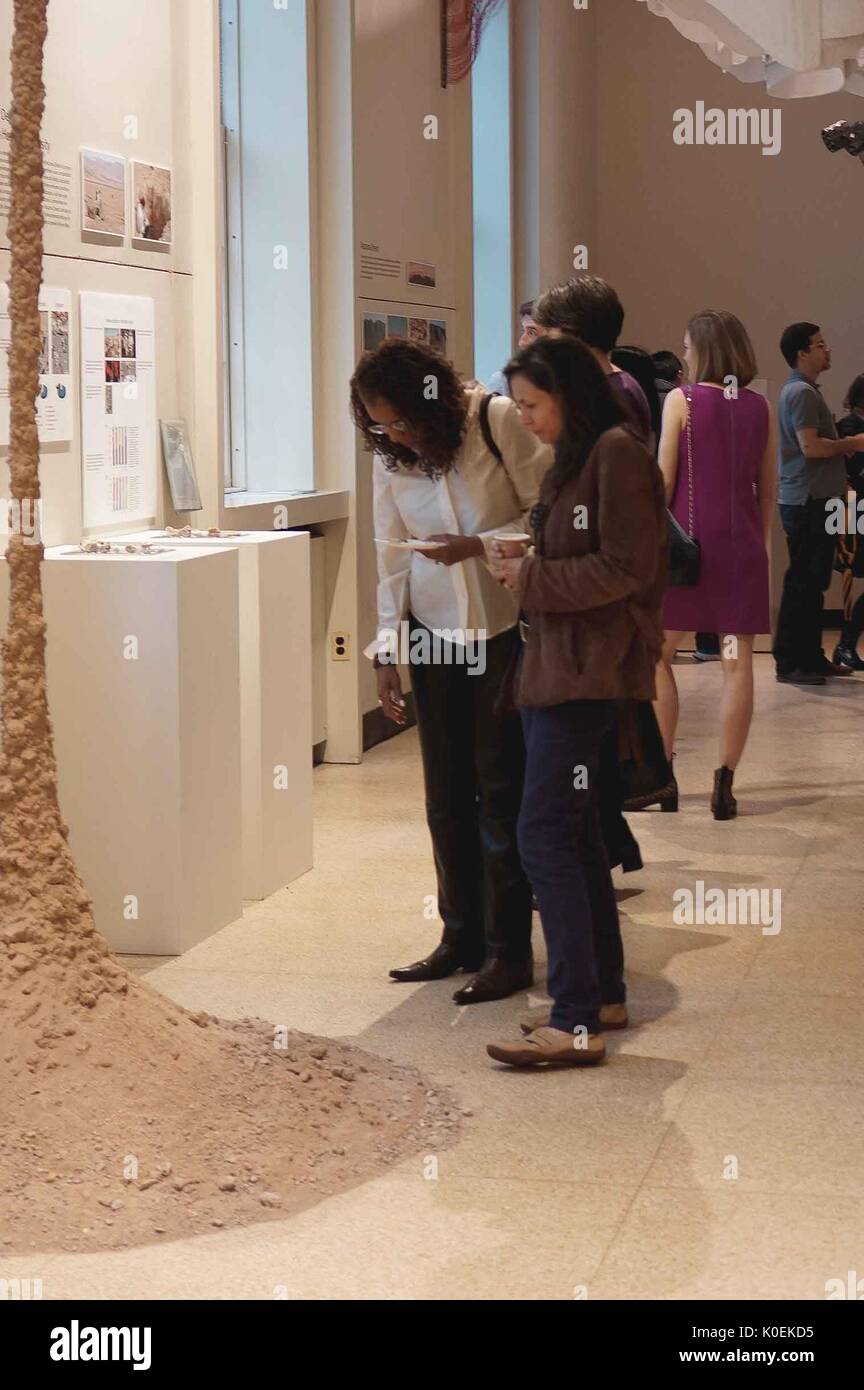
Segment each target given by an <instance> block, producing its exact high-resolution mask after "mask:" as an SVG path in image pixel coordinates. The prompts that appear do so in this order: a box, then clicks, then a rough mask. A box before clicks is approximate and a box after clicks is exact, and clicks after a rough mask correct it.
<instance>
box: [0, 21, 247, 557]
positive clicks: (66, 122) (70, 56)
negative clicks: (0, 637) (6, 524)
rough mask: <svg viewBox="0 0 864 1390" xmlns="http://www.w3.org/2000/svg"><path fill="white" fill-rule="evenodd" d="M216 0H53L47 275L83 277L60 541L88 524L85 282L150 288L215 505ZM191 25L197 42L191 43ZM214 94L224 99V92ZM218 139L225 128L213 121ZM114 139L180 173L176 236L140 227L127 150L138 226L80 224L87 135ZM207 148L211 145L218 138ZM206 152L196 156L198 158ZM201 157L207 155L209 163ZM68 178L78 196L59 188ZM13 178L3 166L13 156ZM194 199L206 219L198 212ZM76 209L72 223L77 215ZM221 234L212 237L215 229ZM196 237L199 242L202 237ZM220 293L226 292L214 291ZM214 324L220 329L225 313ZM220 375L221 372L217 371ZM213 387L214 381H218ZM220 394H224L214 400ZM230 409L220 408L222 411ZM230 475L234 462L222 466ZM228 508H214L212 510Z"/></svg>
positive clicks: (124, 150) (1, 453) (160, 342)
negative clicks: (208, 118) (204, 315)
mask: <svg viewBox="0 0 864 1390" xmlns="http://www.w3.org/2000/svg"><path fill="white" fill-rule="evenodd" d="M212 25H213V5H212V3H211V0H123V3H122V5H120V6H119V7H113V8H111V7H109V8H108V9H106V6H105V5H104V4H103V3H101V0H51V4H50V5H49V10H48V39H47V43H46V49H45V88H46V104H45V117H44V122H43V141H44V143H45V149H44V157H45V168H46V188H49V187H50V188H51V190H52V198H51V210H50V211H48V213H47V219H48V220H47V223H46V226H45V233H44V245H45V259H44V269H43V283H45V284H46V285H51V286H60V287H64V288H66V289H69V290H71V291H72V320H71V324H70V334H69V338H70V358H71V360H70V368H71V374H72V388H73V397H74V399H73V412H72V413H73V421H74V426H73V428H74V434H73V438H72V440H71V442H69V443H68V444H67V443H54V444H49V445H46V446H45V447H44V449H43V453H42V460H41V478H42V494H43V535H44V539H45V543H46V544H47V545H56V544H60V543H65V542H70V541H77V540H78V539H79V538H80V535H81V439H80V385H79V309H78V292H79V291H81V290H96V291H101V292H105V293H109V294H124V295H143V296H147V297H149V298H151V299H152V300H153V302H154V310H155V334H156V415H157V417H172V416H185V418H186V419H187V421H188V423H189V426H190V430H191V432H192V442H193V450H194V452H195V455H196V465H197V468H198V472H199V477H200V478H201V482H202V490H203V491H204V492H205V493H206V495H207V503H208V506H212V503H213V502H214V501H215V500H216V499H215V497H214V494H213V488H212V486H211V479H210V477H209V475H208V468H212V464H213V463H215V462H216V460H215V459H213V458H212V450H213V444H212V438H211V439H207V437H206V435H205V437H203V438H199V437H198V435H197V434H196V424H197V423H198V422H197V419H196V416H197V415H201V416H202V418H203V420H204V421H205V427H206V429H207V430H208V431H210V430H212V424H211V412H210V411H207V410H204V411H203V412H202V410H201V408H200V405H199V406H198V408H197V409H196V377H195V372H196V365H197V366H198V369H199V378H198V382H197V390H198V391H199V392H201V391H202V390H204V391H205V393H206V394H207V395H209V397H210V399H211V400H212V399H213V389H214V386H215V382H208V380H207V374H208V371H209V372H210V373H212V370H213V364H212V363H210V364H208V363H207V361H206V359H205V360H203V361H200V360H199V361H197V362H196V335H197V334H200V331H201V324H200V323H199V324H198V325H197V327H196V324H195V322H194V321H193V313H194V312H195V301H194V294H195V291H194V287H193V266H194V263H195V256H196V251H197V250H198V249H199V248H200V246H201V243H202V225H201V224H203V230H204V232H205V234H206V232H207V230H208V225H209V222H210V219H209V218H208V211H207V206H206V204H205V205H204V206H203V207H202V205H201V200H200V198H198V199H196V197H195V191H194V190H195V185H196V183H197V184H200V182H201V179H202V176H203V177H206V175H207V169H206V163H207V161H206V158H204V159H202V158H201V151H200V147H199V146H198V144H197V143H196V142H197V140H198V138H199V137H200V112H199V119H198V121H197V122H196V120H195V118H194V114H193V106H194V102H195V100H196V99H197V98H198V97H202V96H203V100H204V104H205V106H206V105H207V104H208V95H207V92H206V86H205V87H204V88H202V84H201V82H200V72H201V67H202V55H206V53H207V51H208V45H209V46H210V49H211V51H212ZM11 29H12V7H11V5H3V6H2V7H0V53H3V54H4V55H7V54H8V52H9V46H10V42H11ZM190 31H191V34H192V35H194V40H195V47H194V48H193V47H192V46H191V45H190V42H189V40H190ZM209 101H210V102H212V93H211V94H210V97H209ZM10 105H11V94H10V76H9V69H8V62H7V61H5V56H4V62H3V64H2V67H0V106H2V108H3V112H4V115H8V112H9V108H10ZM8 135H9V124H8V119H2V120H0V162H2V159H3V156H6V155H8V149H9V141H8ZM213 139H214V141H215V139H216V134H215V132H214V133H213ZM82 147H84V148H87V149H91V150H98V151H104V152H106V153H108V154H113V155H116V156H122V157H123V158H125V159H126V160H127V162H128V161H131V160H133V159H134V160H139V161H141V162H145V163H150V164H156V165H160V166H167V167H168V168H170V169H171V173H172V205H173V206H172V242H171V245H170V247H161V246H157V245H154V246H153V247H152V248H147V247H146V245H145V243H143V242H137V243H136V244H135V245H133V244H132V240H131V231H132V228H131V225H130V215H131V199H130V196H129V189H130V186H131V167H130V166H129V164H128V163H127V228H126V236H125V239H124V241H123V242H122V243H114V244H111V243H109V242H107V241H106V239H105V238H104V237H100V236H99V235H98V234H86V235H85V236H84V237H82V234H81V176H80V150H81V148H82ZM205 153H206V151H205ZM196 160H197V164H196ZM202 165H203V166H204V167H203V168H202ZM67 183H68V188H69V197H68V209H67V211H66V212H64V211H63V209H62V201H63V200H62V197H60V196H58V193H57V192H56V190H59V189H60V188H62V186H63V185H64V184H67ZM0 188H2V169H0ZM193 208H194V209H195V218H196V223H197V224H199V225H196V224H193ZM64 223H65V225H64ZM210 239H211V240H212V237H211V238H210ZM196 243H197V244H196ZM8 271H9V256H8V233H7V221H6V217H5V216H3V215H2V214H0V278H3V279H5V278H6V277H7V276H8ZM214 302H215V301H214ZM207 327H209V330H210V331H209V337H210V338H211V339H212V337H213V325H212V323H211V324H209V325H207ZM216 380H217V381H218V374H217V377H216ZM205 399H206V395H205ZM214 405H215V401H214ZM212 413H213V414H217V415H218V411H213V412H212ZM155 449H156V458H155V464H156V467H157V470H158V472H157V476H158V496H159V506H158V508H157V512H156V514H155V516H154V518H153V519H154V521H157V520H162V519H168V520H173V519H174V517H173V513H172V512H171V510H170V498H168V499H167V500H166V491H167V490H166V487H165V483H164V481H163V470H162V463H161V455H160V453H159V452H158V438H157V440H156V441H155ZM6 452H7V451H6V449H5V448H2V449H0V495H3V496H5V495H7V487H8V470H7V466H6ZM220 476H221V469H220ZM213 519H214V520H215V516H214V518H213Z"/></svg>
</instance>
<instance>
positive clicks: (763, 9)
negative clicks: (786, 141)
mask: <svg viewBox="0 0 864 1390" xmlns="http://www.w3.org/2000/svg"><path fill="white" fill-rule="evenodd" d="M640 3H642V4H647V6H648V8H649V10H650V11H651V13H652V14H655V15H658V16H659V17H661V18H663V19H668V20H669V22H670V23H671V24H674V26H675V28H676V29H677V30H678V32H679V34H683V36H684V37H685V38H686V39H690V40H691V41H692V42H693V43H696V44H698V45H699V47H700V48H701V49H702V52H703V53H704V54H705V56H706V57H707V58H710V59H711V62H712V63H716V64H717V66H718V67H721V68H722V69H723V71H724V72H728V73H731V74H732V75H733V76H734V77H737V78H738V79H739V80H740V81H742V82H759V83H764V84H765V87H766V88H767V90H768V92H769V94H770V95H771V96H773V97H816V96H826V95H830V93H832V92H841V91H847V92H855V93H856V94H857V95H858V96H864V18H862V5H861V4H860V0H758V3H754V0H640Z"/></svg>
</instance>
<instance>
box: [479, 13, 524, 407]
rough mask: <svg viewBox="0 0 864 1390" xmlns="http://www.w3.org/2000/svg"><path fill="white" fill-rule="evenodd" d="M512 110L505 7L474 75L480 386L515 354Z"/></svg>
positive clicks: (492, 23) (486, 35) (490, 28)
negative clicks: (511, 172) (511, 171)
mask: <svg viewBox="0 0 864 1390" xmlns="http://www.w3.org/2000/svg"><path fill="white" fill-rule="evenodd" d="M517 3H518V0H517ZM510 107H511V103H510V5H509V3H507V4H504V5H502V6H501V8H500V9H498V10H497V11H495V13H494V14H493V15H492V16H491V17H490V19H489V21H488V23H487V24H486V27H485V29H484V30H483V39H482V42H481V44H480V49H479V52H478V54H477V58H476V60H475V63H474V67H473V68H472V70H471V116H472V145H473V149H472V171H473V179H474V371H475V374H476V375H477V377H479V379H480V380H481V381H488V380H489V378H490V376H491V375H492V373H493V372H497V371H500V369H501V367H502V366H503V365H504V363H505V362H506V361H507V360H508V359H509V357H510V355H511V353H512V351H513V257H512V237H511V201H512V189H511V174H510V170H511V139H510Z"/></svg>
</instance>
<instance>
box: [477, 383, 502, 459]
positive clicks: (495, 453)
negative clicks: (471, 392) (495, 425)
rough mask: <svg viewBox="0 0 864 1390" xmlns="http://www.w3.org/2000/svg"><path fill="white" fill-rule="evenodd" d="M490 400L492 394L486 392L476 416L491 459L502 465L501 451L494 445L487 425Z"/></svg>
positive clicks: (490, 428) (489, 426)
mask: <svg viewBox="0 0 864 1390" xmlns="http://www.w3.org/2000/svg"><path fill="white" fill-rule="evenodd" d="M492 399H493V393H492V392H488V393H487V394H486V395H485V396H484V397H483V399H482V401H481V402H480V409H479V411H478V415H479V418H480V430H481V432H482V435H483V443H484V444H485V445H486V448H487V449H488V450H489V452H490V454H491V455H492V457H493V458H496V459H497V460H498V462H499V463H503V462H504V456H503V454H502V453H501V450H500V449H499V448H498V445H497V444H496V443H495V436H494V435H493V433H492V426H491V425H490V424H489V405H490V402H491V401H492Z"/></svg>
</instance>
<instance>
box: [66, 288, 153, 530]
mask: <svg viewBox="0 0 864 1390" xmlns="http://www.w3.org/2000/svg"><path fill="white" fill-rule="evenodd" d="M79 300H80V306H81V329H80V332H81V363H80V372H81V472H82V518H81V521H82V526H83V527H84V528H85V529H86V528H90V527H97V526H104V525H107V524H112V523H115V522H125V523H127V524H128V523H130V522H137V521H141V522H144V521H149V520H152V518H153V517H155V515H156V509H157V505H158V490H159V488H158V483H159V464H158V456H157V448H158V445H157V439H156V382H155V355H154V327H153V300H152V299H150V298H148V297H145V296H143V295H114V294H97V293H95V292H90V291H82V293H81V294H80V296H79ZM130 334H134V338H131V337H130V336H129V335H130ZM133 342H134V345H135V356H134V357H124V356H123V349H124V344H125V345H126V350H127V351H128V350H129V349H130V347H131V345H132V343H133ZM109 352H111V353H113V352H116V353H117V356H116V357H115V356H109ZM133 374H134V375H133Z"/></svg>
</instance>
